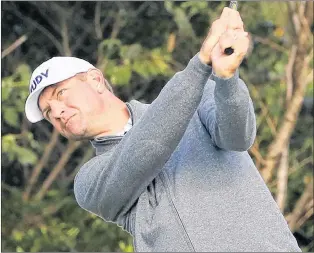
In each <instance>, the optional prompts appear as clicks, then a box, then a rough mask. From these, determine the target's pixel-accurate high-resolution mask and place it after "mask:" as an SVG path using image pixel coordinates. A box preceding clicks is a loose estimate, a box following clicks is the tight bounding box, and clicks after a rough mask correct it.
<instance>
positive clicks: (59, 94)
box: [57, 89, 65, 99]
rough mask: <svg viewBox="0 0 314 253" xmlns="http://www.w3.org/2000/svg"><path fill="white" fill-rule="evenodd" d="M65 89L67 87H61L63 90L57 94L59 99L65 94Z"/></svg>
mask: <svg viewBox="0 0 314 253" xmlns="http://www.w3.org/2000/svg"><path fill="white" fill-rule="evenodd" d="M64 91H65V89H61V90H59V91H58V94H57V98H58V99H59V98H60V96H62V95H63V93H64Z"/></svg>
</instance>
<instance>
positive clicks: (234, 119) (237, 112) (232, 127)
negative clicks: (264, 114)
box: [212, 71, 256, 151]
mask: <svg viewBox="0 0 314 253" xmlns="http://www.w3.org/2000/svg"><path fill="white" fill-rule="evenodd" d="M212 78H213V80H214V81H215V82H216V87H215V91H214V97H215V104H216V128H215V135H216V137H217V138H216V142H217V145H218V146H220V147H221V148H224V149H227V150H235V151H245V150H248V149H249V148H250V147H251V145H252V144H253V142H254V140H255V135H256V120H255V113H254V107H253V103H252V100H251V98H250V94H249V91H248V89H247V87H246V85H245V83H244V82H243V81H242V80H241V79H240V78H239V73H238V71H237V72H236V73H235V75H234V76H233V77H231V78H229V79H223V78H219V77H217V76H216V75H215V74H213V75H212Z"/></svg>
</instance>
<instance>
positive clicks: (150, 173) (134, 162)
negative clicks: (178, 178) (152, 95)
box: [74, 56, 211, 221]
mask: <svg viewBox="0 0 314 253" xmlns="http://www.w3.org/2000/svg"><path fill="white" fill-rule="evenodd" d="M210 74H211V68H210V67H208V66H207V65H205V64H202V63H201V61H200V60H199V58H198V56H195V57H194V58H193V59H192V60H191V61H190V62H189V64H188V66H187V67H186V68H185V69H184V70H183V71H181V72H179V73H177V74H175V75H174V77H173V78H172V79H171V80H170V81H169V82H168V83H167V84H166V86H165V87H164V89H163V90H162V91H161V93H160V94H159V96H158V97H157V98H156V100H155V101H154V102H153V103H152V104H151V105H150V106H149V108H148V109H147V111H146V112H145V113H144V115H143V116H142V117H141V119H140V120H139V121H138V122H137V123H136V124H135V125H134V126H133V127H132V129H131V130H130V131H129V132H128V134H127V135H126V136H125V137H124V138H123V139H122V140H121V141H120V143H119V144H118V145H117V146H116V147H114V149H113V150H111V151H110V153H104V154H102V155H99V156H97V157H95V158H94V159H92V160H91V161H89V162H88V163H87V164H85V165H84V166H83V167H82V168H81V170H80V172H79V173H78V175H77V176H76V179H75V184H74V192H75V196H76V199H77V201H78V203H79V205H80V206H82V207H83V208H84V209H86V210H89V211H91V212H93V213H95V214H97V215H99V216H101V217H103V218H104V219H105V220H111V221H117V220H119V218H121V217H123V216H124V215H125V214H126V213H127V212H128V210H130V208H131V207H132V206H133V205H134V203H135V202H136V200H137V199H138V197H139V196H140V194H141V193H142V192H143V191H144V189H145V188H146V187H147V185H149V183H150V182H151V181H152V180H153V178H155V177H156V176H157V174H158V173H159V172H160V171H161V169H162V168H163V166H164V164H165V163H166V162H167V160H168V159H169V157H170V156H171V154H172V153H173V151H174V149H175V148H176V147H177V145H178V143H179V141H180V140H181V138H182V136H183V134H184V132H185V130H186V128H187V126H188V124H189V121H190V119H191V117H192V115H193V114H194V113H195V111H196V109H197V107H198V105H199V103H200V100H201V97H202V94H203V89H204V86H205V83H206V81H207V80H208V78H209V76H210Z"/></svg>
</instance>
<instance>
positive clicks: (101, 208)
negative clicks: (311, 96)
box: [25, 8, 300, 252]
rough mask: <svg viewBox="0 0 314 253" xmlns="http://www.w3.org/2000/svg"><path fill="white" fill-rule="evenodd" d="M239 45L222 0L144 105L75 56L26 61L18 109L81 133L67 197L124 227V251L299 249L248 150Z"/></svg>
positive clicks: (72, 135) (239, 33)
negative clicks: (86, 151)
mask: <svg viewBox="0 0 314 253" xmlns="http://www.w3.org/2000/svg"><path fill="white" fill-rule="evenodd" d="M248 45H249V39H248V35H247V33H246V32H245V31H244V28H243V22H242V20H241V17H240V15H239V13H238V12H237V11H235V10H232V9H230V8H225V9H224V10H223V12H222V14H221V16H220V18H219V19H218V20H216V21H215V22H213V24H212V26H211V29H210V31H209V33H208V36H207V38H206V39H205V41H204V43H203V45H202V47H201V49H200V51H199V52H198V53H197V54H196V55H195V56H194V57H193V58H192V59H191V60H190V61H189V63H188V64H187V66H186V68H185V69H184V70H182V71H181V72H178V73H176V74H175V75H174V76H173V77H172V78H171V79H170V81H169V82H168V83H167V84H166V85H165V87H164V88H163V89H162V91H161V92H160V94H159V96H158V97H157V98H156V99H155V100H154V101H153V102H152V103H151V104H143V103H140V102H138V101H134V100H132V101H130V102H128V103H124V102H123V101H121V100H120V99H119V98H117V97H116V96H115V95H114V94H113V93H112V90H111V88H110V84H109V83H108V81H107V80H106V79H105V77H104V76H103V74H102V72H101V71H100V70H98V69H96V68H95V67H94V66H93V65H91V64H90V63H88V62H86V61H84V60H82V59H77V58H73V57H54V58H51V59H50V60H48V61H46V62H44V63H42V64H41V65H40V66H39V67H37V68H36V69H35V71H34V72H33V74H32V77H31V81H30V95H29V97H28V99H27V101H26V108H25V110H26V115H27V117H28V119H29V120H30V121H31V122H37V121H40V120H42V119H46V120H48V121H49V122H50V123H51V124H52V125H53V126H54V127H55V128H56V129H57V130H58V131H59V132H60V133H61V134H62V135H63V136H65V137H66V138H68V139H73V140H84V139H88V140H90V141H91V144H92V145H93V147H94V148H95V150H96V156H95V157H93V158H92V159H91V160H90V161H88V162H87V163H86V164H85V165H84V166H83V167H82V168H81V169H80V171H79V172H78V174H77V175H76V178H75V183H74V192H75V197H76V200H77V202H78V204H79V205H80V206H81V207H82V208H84V209H86V210H87V211H89V212H91V213H94V214H96V215H98V216H99V217H101V218H102V219H104V220H106V221H111V222H114V223H116V224H118V225H119V226H121V227H122V228H123V229H125V230H126V231H128V232H129V233H130V234H132V235H133V238H134V249H135V251H146V252H151V251H158V252H162V251H173V252H174V251H185V252H188V251H192V252H193V251H197V252H198V251H206V252H209V251H229V252H230V251H231V252H239V251H259V252H266V251H272V252H274V251H284V252H288V251H291V252H296V251H300V248H299V247H298V244H297V242H296V240H295V238H294V236H293V235H292V233H291V231H290V230H289V228H288V225H287V222H286V221H285V219H284V217H283V215H282V214H281V212H280V210H279V209H278V207H277V205H276V203H275V201H274V200H273V198H272V195H271V193H270V191H269V190H268V188H267V186H266V185H265V183H264V181H263V179H262V178H261V176H260V174H259V172H258V170H257V169H256V167H255V166H254V164H253V161H252V160H251V158H250V156H249V154H248V152H247V150H248V149H249V148H250V147H251V145H252V144H253V142H254V139H255V134H256V125H255V115H254V108H253V104H252V101H251V98H250V95H249V91H248V89H247V87H246V85H245V83H244V82H243V81H242V80H241V79H240V78H239V72H238V67H239V65H240V63H241V61H242V59H243V57H244V56H245V54H246V52H247V50H248ZM229 47H232V48H233V49H234V53H233V54H231V55H226V54H224V50H225V49H226V48H229Z"/></svg>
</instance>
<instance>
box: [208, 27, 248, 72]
mask: <svg viewBox="0 0 314 253" xmlns="http://www.w3.org/2000/svg"><path fill="white" fill-rule="evenodd" d="M249 43H250V41H249V38H248V33H247V32H244V31H241V29H236V30H230V29H228V30H227V31H226V32H225V33H224V34H222V35H221V36H220V38H219V42H218V43H217V44H216V45H215V47H214V49H213V50H212V52H211V59H212V66H213V70H214V73H215V75H216V76H219V77H221V78H230V77H232V76H233V75H234V73H235V71H236V70H237V68H238V67H239V66H240V64H241V62H242V60H243V58H244V56H245V55H246V53H247V51H248V48H249ZM228 47H232V48H233V50H234V52H233V54H231V55H226V54H225V53H224V51H225V49H226V48H228Z"/></svg>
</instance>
